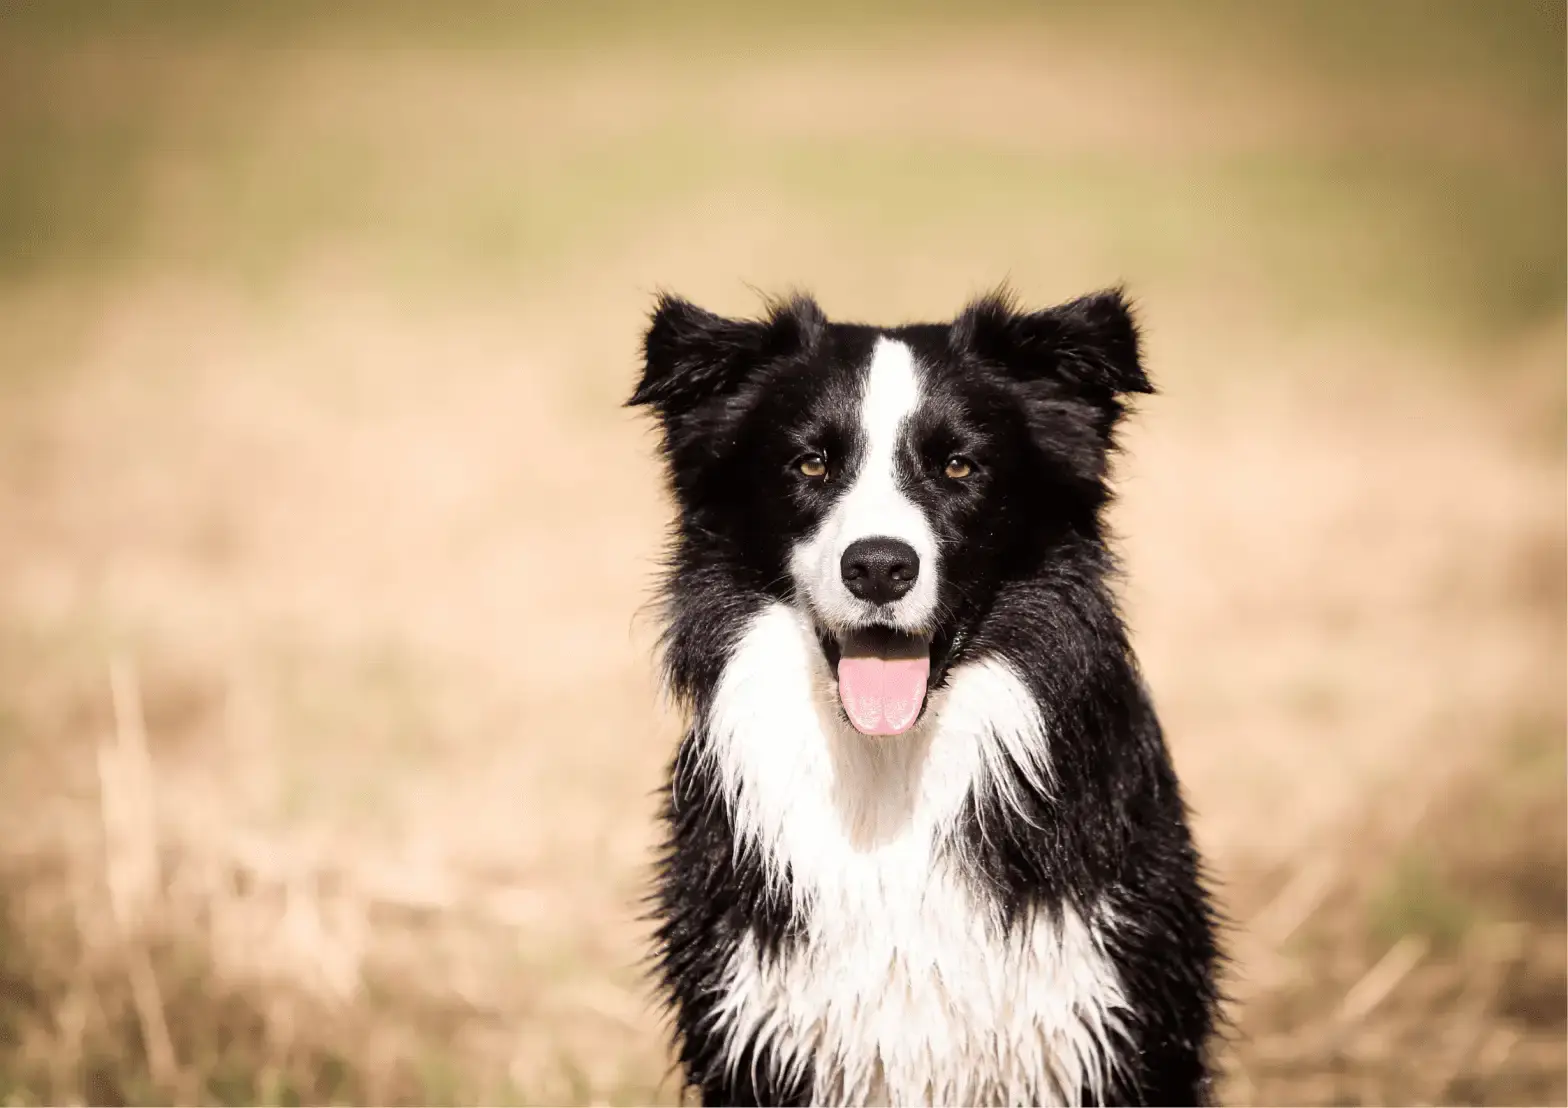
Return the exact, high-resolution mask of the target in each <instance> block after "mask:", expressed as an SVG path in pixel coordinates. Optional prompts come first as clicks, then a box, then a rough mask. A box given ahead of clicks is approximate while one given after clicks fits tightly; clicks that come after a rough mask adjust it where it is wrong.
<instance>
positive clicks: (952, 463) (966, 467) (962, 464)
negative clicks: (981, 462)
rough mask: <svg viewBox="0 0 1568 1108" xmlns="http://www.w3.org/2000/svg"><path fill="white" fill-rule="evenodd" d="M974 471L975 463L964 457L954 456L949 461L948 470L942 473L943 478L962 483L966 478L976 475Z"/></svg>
mask: <svg viewBox="0 0 1568 1108" xmlns="http://www.w3.org/2000/svg"><path fill="white" fill-rule="evenodd" d="M974 471H975V464H974V463H973V462H971V461H970V460H969V459H968V458H965V457H963V456H962V455H959V454H954V455H953V456H952V457H951V458H949V459H948V460H947V468H946V469H944V470H943V471H942V476H944V477H950V478H952V479H953V480H954V481H962V480H963V479H964V478H965V477H968V476H969V475H970V474H972V473H974Z"/></svg>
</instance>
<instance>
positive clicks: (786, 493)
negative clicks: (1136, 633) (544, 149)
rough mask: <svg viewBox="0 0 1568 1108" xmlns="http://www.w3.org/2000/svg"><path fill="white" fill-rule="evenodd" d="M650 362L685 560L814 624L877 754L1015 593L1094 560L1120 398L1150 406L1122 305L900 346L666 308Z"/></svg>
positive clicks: (814, 311) (914, 329)
mask: <svg viewBox="0 0 1568 1108" xmlns="http://www.w3.org/2000/svg"><path fill="white" fill-rule="evenodd" d="M645 355H646V366H645V370H644V373H643V377H642V381H641V383H640V384H639V386H638V388H637V390H636V392H635V394H634V395H633V396H632V398H631V401H630V403H631V404H633V405H648V406H650V407H652V408H653V410H654V412H655V413H656V414H657V416H658V419H659V422H660V426H661V428H662V430H663V439H664V453H665V457H666V461H667V463H668V466H669V473H670V479H671V484H672V486H673V488H674V492H675V496H676V499H677V501H678V505H679V508H680V512H681V531H680V537H679V543H680V544H681V546H682V547H684V548H685V549H681V550H678V551H677V558H678V559H683V558H684V559H686V560H688V561H690V560H693V559H696V560H700V562H701V564H702V566H703V567H704V568H705V569H707V570H710V571H712V572H717V573H723V574H724V575H726V578H727V581H728V583H730V584H731V585H733V586H734V587H736V588H739V589H741V590H745V591H750V592H755V593H758V594H763V595H766V596H769V597H772V598H776V599H779V600H783V601H786V602H791V603H794V604H796V605H797V606H798V607H799V608H800V609H801V610H802V611H803V612H804V613H806V614H807V615H808V616H809V618H810V619H811V621H812V623H813V624H814V626H815V627H816V630H817V637H818V639H819V640H820V642H821V645H822V650H823V653H824V655H825V657H826V660H827V663H828V665H829V666H830V667H831V668H832V669H833V671H834V672H835V673H836V675H837V679H838V685H839V692H840V697H841V700H842V703H843V707H844V711H845V714H846V715H847V716H848V718H849V720H850V722H851V723H852V724H853V725H854V726H855V727H856V728H857V729H858V730H860V731H862V732H863V733H866V734H873V735H891V734H898V733H900V732H902V731H905V730H907V729H908V728H909V727H911V726H912V725H913V724H914V722H915V721H916V720H917V719H918V718H919V715H920V713H921V711H922V710H923V705H924V702H925V698H926V693H927V690H928V689H929V688H934V687H936V686H938V685H939V684H940V683H941V682H942V681H943V680H944V678H945V675H946V673H947V671H948V669H949V668H950V667H951V665H952V663H953V661H954V660H955V657H956V656H957V655H958V654H959V653H960V652H961V650H962V648H963V646H964V644H965V642H966V641H967V640H968V639H970V638H971V637H973V636H974V634H975V633H976V631H977V629H978V628H979V627H980V625H981V624H982V623H983V621H984V620H985V619H986V617H987V614H988V612H989V611H990V610H991V608H992V606H993V604H994V602H995V600H996V598H997V597H998V595H999V593H1000V592H1001V591H1002V590H1004V589H1005V588H1006V587H1007V586H1008V585H1009V583H1011V582H1015V581H1024V580H1029V579H1032V578H1035V577H1037V576H1038V575H1039V574H1040V573H1042V572H1044V571H1048V570H1049V569H1050V568H1051V561H1052V559H1053V557H1065V556H1066V555H1065V553H1064V552H1065V551H1067V550H1069V549H1071V548H1072V546H1073V544H1072V543H1071V541H1069V540H1072V539H1074V538H1079V539H1083V538H1087V539H1091V540H1095V541H1097V540H1098V535H1099V521H1098V516H1099V511H1100V508H1101V507H1102V505H1103V504H1104V502H1105V499H1106V488H1105V470H1106V456H1107V452H1108V450H1109V449H1110V447H1111V442H1112V432H1113V430H1114V428H1115V425H1116V423H1117V420H1118V419H1119V418H1120V416H1121V413H1122V401H1121V398H1122V397H1123V396H1125V395H1126V394H1129V393H1142V392H1149V391H1151V389H1150V386H1149V382H1148V379H1147V378H1146V377H1145V375H1144V372H1143V369H1142V367H1141V365H1140V362H1139V356H1138V336H1137V329H1136V327H1135V325H1134V323H1133V320H1132V317H1131V314H1130V312H1129V310H1128V307H1127V304H1126V302H1125V300H1124V299H1123V297H1122V296H1121V294H1120V293H1119V292H1116V291H1110V292H1102V293H1099V294H1096V295H1093V296H1088V297H1084V298H1082V299H1080V300H1075V301H1073V302H1071V303H1069V304H1064V305H1061V306H1059V307H1055V308H1050V309H1046V310H1044V311H1037V312H1024V311H1019V310H1017V309H1016V308H1015V307H1014V306H1013V304H1012V303H1011V301H1010V300H1009V299H1008V298H1007V297H1006V296H1005V295H1004V294H993V295H990V296H987V297H985V298H983V299H981V300H978V301H976V302H975V303H973V304H971V305H970V306H969V307H968V308H967V309H966V310H965V311H964V312H963V313H962V314H960V315H959V316H958V317H957V318H956V319H955V320H953V321H952V322H950V323H943V324H916V325H911V326H904V327H897V328H890V329H882V328H876V327H869V326H864V325H860V324H848V323H833V322H829V321H828V320H827V318H826V317H825V316H824V315H823V313H822V310H821V309H820V308H819V307H818V306H817V305H816V304H815V302H813V301H812V300H810V299H806V298H795V299H793V300H789V301H784V302H779V303H776V304H774V305H773V306H772V308H771V310H770V311H769V312H768V313H767V314H766V315H765V316H764V317H763V318H761V319H756V320H736V319H726V318H722V317H720V316H717V315H714V314H712V313H710V312H707V311H704V310H703V309H701V308H698V307H696V306H695V305H692V304H690V303H688V302H686V301H684V300H680V299H678V298H675V297H671V296H664V297H661V298H660V300H659V303H658V305H657V308H656V310H655V312H654V315H653V320H652V324H651V326H650V327H649V329H648V332H647V336H646V340H645Z"/></svg>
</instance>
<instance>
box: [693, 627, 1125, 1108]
mask: <svg viewBox="0 0 1568 1108" xmlns="http://www.w3.org/2000/svg"><path fill="white" fill-rule="evenodd" d="M826 678H827V675H826V674H825V673H824V672H823V666H822V663H821V662H820V652H819V651H817V650H816V648H815V646H814V644H812V643H810V641H809V639H808V637H807V636H806V635H805V634H804V633H803V629H802V628H801V626H800V624H799V622H798V619H797V618H796V617H795V615H794V614H793V613H790V612H788V611H787V610H784V609H775V610H774V611H772V612H769V613H765V614H764V616H763V617H762V618H760V619H759V620H758V621H757V622H756V624H755V625H754V626H753V628H752V630H751V631H750V633H748V635H747V636H745V637H744V638H743V640H742V642H741V644H740V646H739V648H738V649H737V651H736V654H735V656H734V657H733V658H732V660H731V663H730V665H729V667H728V669H727V672H726V675H725V678H724V681H723V682H722V683H721V686H720V690H719V695H718V697H717V698H716V701H715V704H714V706H713V710H712V713H711V714H710V716H709V719H708V729H707V740H706V741H707V747H706V756H707V757H709V758H711V760H712V762H711V764H712V766H713V768H714V769H715V770H716V771H717V772H718V774H719V776H720V778H721V780H722V781H723V783H724V787H725V793H726V795H727V796H728V797H729V798H731V804H732V813H733V816H734V820H735V826H736V833H737V835H738V836H739V838H740V840H741V841H742V843H744V844H747V845H748V846H749V847H751V848H752V851H751V852H748V853H750V855H751V857H753V858H754V859H756V862H757V864H759V865H760V866H762V868H763V870H764V874H763V876H764V878H765V879H766V880H767V881H769V882H770V883H772V884H774V885H775V886H777V887H778V891H779V892H780V893H782V894H784V895H787V896H788V897H789V899H790V900H791V902H792V903H793V904H794V906H795V910H796V913H797V916H798V918H799V919H800V921H801V923H802V925H803V927H802V931H803V933H802V934H801V935H800V936H799V938H797V939H795V940H793V941H791V942H790V943H789V944H787V945H786V947H785V948H784V949H783V950H782V951H781V952H780V953H779V954H778V955H777V956H769V955H766V954H764V953H763V952H761V951H760V950H759V949H758V947H757V945H756V944H755V943H754V942H753V941H751V940H746V941H743V942H742V944H741V945H740V946H739V948H738V949H737V950H736V952H735V953H734V955H733V956H732V957H731V959H730V964H729V966H728V967H727V975H726V981H725V987H724V990H723V994H724V995H723V997H722V998H721V999H720V1001H719V1004H718V1011H717V1013H716V1014H717V1016H718V1021H719V1026H720V1028H721V1029H722V1032H723V1033H724V1034H725V1035H726V1037H727V1038H728V1041H729V1043H730V1047H731V1060H732V1062H734V1063H735V1064H742V1055H743V1054H744V1053H745V1048H746V1047H747V1045H748V1044H759V1045H765V1046H766V1047H768V1048H769V1049H768V1054H769V1055H770V1056H771V1057H772V1058H773V1059H774V1061H775V1063H776V1064H778V1065H779V1066H781V1067H785V1068H788V1067H790V1066H798V1067H800V1069H801V1070H802V1071H804V1070H805V1069H807V1068H809V1069H810V1071H811V1072H812V1074H813V1078H814V1082H815V1085H814V1088H813V1090H812V1098H813V1100H814V1101H815V1102H818V1103H837V1104H845V1103H851V1104H853V1103H878V1102H881V1103H889V1104H953V1103H958V1104H986V1103H1031V1104H1044V1103H1053V1102H1070V1101H1072V1100H1073V1099H1075V1098H1076V1097H1077V1096H1078V1095H1079V1092H1080V1090H1082V1089H1083V1088H1085V1087H1089V1088H1091V1089H1092V1088H1093V1087H1094V1086H1095V1085H1096V1084H1097V1083H1098V1082H1099V1081H1101V1080H1103V1079H1104V1076H1105V1074H1106V1068H1107V1066H1109V1065H1110V1064H1111V1061H1112V1059H1113V1057H1114V1050H1113V1040H1114V1038H1115V1037H1116V1028H1117V1018H1118V1013H1119V1012H1120V1011H1121V1010H1122V1009H1123V1008H1124V1007H1125V998H1124V996H1123V993H1122V990H1121V986H1120V983H1119V981H1118V977H1117V974H1116V972H1115V969H1114V967H1113V966H1112V964H1111V963H1110V961H1109V959H1108V958H1107V957H1106V953H1105V949H1104V946H1103V943H1102V937H1101V928H1103V927H1104V926H1106V925H1107V923H1108V921H1106V920H1104V919H1098V918H1096V919H1084V918H1082V917H1080V916H1079V915H1078V913H1076V912H1074V911H1072V910H1071V909H1069V908H1064V909H1063V910H1062V911H1061V912H1059V913H1042V914H1041V915H1040V917H1039V918H1038V919H1036V920H1035V921H1034V922H1033V923H1032V924H1029V925H1020V926H1018V927H1015V928H1013V929H1012V930H1011V931H1010V932H1009V933H1007V934H1005V935H1004V934H1003V933H1002V931H1001V929H999V928H996V927H993V926H991V925H990V924H991V920H990V918H989V912H990V907H989V905H988V903H987V902H986V900H985V899H984V898H983V897H981V896H978V895H977V894H976V892H975V890H974V888H973V886H972V884H971V883H970V882H969V881H967V880H966V879H965V877H964V875H963V874H962V873H961V872H960V870H959V867H958V865H957V864H956V863H955V862H954V861H953V857H952V851H951V850H950V849H948V848H949V847H950V846H951V845H952V844H953V842H954V838H955V835H956V834H957V828H958V827H959V825H960V822H961V819H960V817H961V814H962V813H963V812H964V811H965V810H966V805H968V804H970V803H971V802H972V795H973V790H974V789H976V788H979V787H982V786H983V785H984V780H983V775H984V774H985V773H986V766H987V764H988V762H993V761H998V760H1000V759H999V755H998V753H997V750H996V749H995V745H996V744H997V743H999V742H1001V741H1002V740H1001V739H999V738H998V736H999V735H1001V736H1007V735H1011V736H1012V737H1013V738H1014V739H1015V740H1016V743H1017V744H1018V749H1023V748H1024V747H1025V746H1026V745H1029V744H1033V746H1038V745H1039V744H1040V743H1041V742H1043V738H1044V736H1043V734H1042V732H1041V730H1040V724H1039V721H1038V716H1037V715H1034V714H1033V710H1032V707H1031V702H1030V701H1029V700H1028V698H1027V696H1026V695H1025V693H1024V692H1023V691H1022V689H1021V687H1020V686H1019V685H1018V683H1017V681H1016V680H1015V679H1014V678H1012V677H1011V676H1010V675H1009V674H1008V673H1007V672H1006V671H1005V670H1004V669H1001V668H998V667H969V668H966V669H964V670H963V671H961V672H958V673H955V675H954V677H953V679H952V680H951V681H950V682H949V686H948V688H947V689H946V690H944V691H943V692H942V694H941V695H940V696H938V697H937V698H935V700H934V702H933V704H932V705H931V709H930V711H929V713H928V717H927V719H926V720H925V721H924V722H923V723H922V724H921V725H919V726H917V728H916V729H915V730H914V731H912V732H911V733H909V734H908V735H906V736H903V737H901V738H900V739H899V740H898V741H896V742H891V743H889V742H879V741H875V740H868V739H866V738H865V737H863V736H860V735H857V734H855V733H853V732H852V731H850V730H848V729H847V728H846V727H844V726H842V725H840V724H839V722H838V721H837V719H836V716H835V714H834V712H833V711H831V710H829V708H830V706H831V700H830V698H831V695H832V694H831V691H830V687H827V688H825V687H824V686H825V685H826V684H827V681H826ZM987 744H992V747H993V749H988V747H987ZM1015 762H1016V760H1015Z"/></svg>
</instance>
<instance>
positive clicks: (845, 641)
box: [821, 627, 931, 735]
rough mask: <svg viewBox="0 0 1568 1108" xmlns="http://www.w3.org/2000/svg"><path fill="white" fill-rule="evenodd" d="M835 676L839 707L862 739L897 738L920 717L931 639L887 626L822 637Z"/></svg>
mask: <svg viewBox="0 0 1568 1108" xmlns="http://www.w3.org/2000/svg"><path fill="white" fill-rule="evenodd" d="M821 637H822V648H823V651H824V653H825V654H826V655H827V659H828V664H829V665H830V666H833V668H834V669H835V670H836V671H837V673H838V696H839V702H840V703H841V704H843V706H844V714H845V715H846V716H848V717H849V722H850V723H852V724H853V725H854V727H855V730H857V731H859V732H860V733H861V734H863V735H902V734H903V733H904V732H905V731H908V730H909V729H910V728H911V727H913V726H914V725H915V721H916V720H918V719H919V718H920V709H921V708H922V707H923V706H924V705H925V699H926V688H927V686H928V684H929V682H930V678H931V639H930V638H929V637H928V636H924V635H911V634H908V633H906V632H903V631H895V630H894V629H893V628H891V627H862V628H859V629H857V630H854V631H849V632H846V633H844V634H842V635H837V636H834V635H829V634H822V636H821Z"/></svg>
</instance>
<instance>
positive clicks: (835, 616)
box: [790, 338, 940, 632]
mask: <svg viewBox="0 0 1568 1108" xmlns="http://www.w3.org/2000/svg"><path fill="white" fill-rule="evenodd" d="M919 405H920V378H919V375H918V373H917V372H916V368H915V355H914V352H913V351H912V350H910V349H909V347H908V345H906V344H905V343H902V342H898V341H896V340H894V339H888V338H879V339H878V340H877V344H876V346H875V347H874V348H873V349H872V352H871V363H870V365H869V366H868V367H867V369H866V383H865V390H864V392H862V394H861V401H860V423H861V431H862V433H863V434H864V436H865V442H866V447H865V452H864V455H863V457H862V459H861V462H860V468H859V469H858V470H857V471H856V472H855V473H854V475H853V477H852V478H850V479H851V481H852V483H851V485H850V487H849V489H848V490H847V491H846V492H845V493H844V495H843V496H841V497H840V498H839V500H838V503H836V504H834V506H833V510H832V511H831V512H829V513H828V515H827V517H826V518H825V519H823V521H822V524H821V526H820V527H818V528H817V531H816V533H815V534H813V535H812V536H811V538H810V539H808V540H807V541H806V542H804V543H801V544H800V545H799V546H797V547H796V548H795V550H794V552H793V553H792V555H791V557H790V572H791V574H792V575H793V576H794V578H795V583H796V586H797V587H798V588H800V589H801V590H802V591H803V592H804V593H805V595H806V596H807V597H808V598H809V599H810V601H811V605H812V607H813V608H814V609H815V611H816V613H817V615H818V617H819V618H820V619H821V620H822V621H823V623H824V624H826V625H827V626H828V627H829V628H830V629H832V630H834V631H844V630H848V629H850V628H854V627H860V626H863V625H865V624H867V623H871V622H877V623H883V624H887V625H889V626H893V627H897V628H899V629H900V630H904V631H913V632H925V631H929V630H930V625H931V623H932V621H933V618H934V617H935V615H936V598H937V574H938V571H939V569H940V567H939V565H938V562H937V548H936V537H935V536H934V535H933V534H932V533H931V525H930V524H929V523H928V522H927V520H926V517H925V513H923V512H922V511H921V510H920V509H919V507H917V506H916V505H915V504H914V502H913V501H911V500H910V499H909V497H908V496H906V495H905V494H904V492H903V490H902V489H900V488H899V484H898V455H899V450H900V443H901V439H902V432H903V427H904V421H905V420H906V419H907V418H908V417H909V414H910V413H911V412H913V411H914V410H915V409H916V408H917V407H919ZM876 536H882V537H886V538H893V539H902V540H903V541H904V542H907V543H908V544H909V545H910V546H911V547H913V548H914V551H915V553H916V554H917V555H918V556H919V558H920V572H919V575H918V576H917V577H916V578H915V584H914V587H913V588H912V589H910V590H909V592H908V594H907V595H905V596H904V597H902V598H901V599H899V600H897V601H895V602H894V603H892V604H889V605H886V606H884V607H883V608H881V609H879V608H878V606H877V605H875V604H871V603H868V602H866V601H864V600H861V599H859V598H858V597H856V596H855V595H854V594H852V593H851V592H850V591H849V589H848V588H846V587H845V585H844V580H843V576H842V575H841V573H840V568H839V563H840V561H841V560H842V559H843V557H844V551H845V550H847V549H848V548H849V544H850V543H852V542H856V541H857V540H859V539H866V538H872V537H876Z"/></svg>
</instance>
